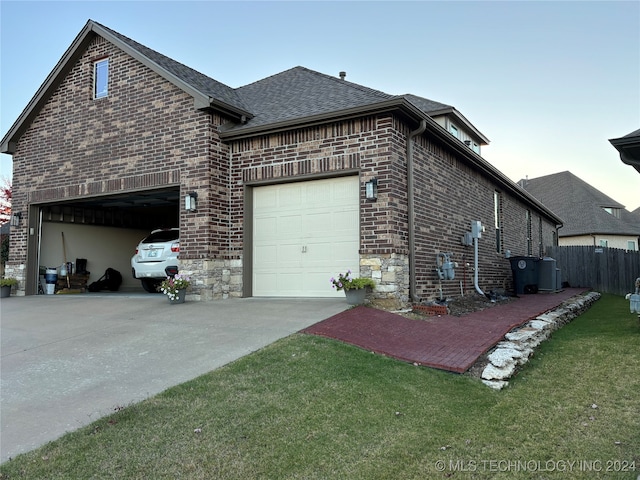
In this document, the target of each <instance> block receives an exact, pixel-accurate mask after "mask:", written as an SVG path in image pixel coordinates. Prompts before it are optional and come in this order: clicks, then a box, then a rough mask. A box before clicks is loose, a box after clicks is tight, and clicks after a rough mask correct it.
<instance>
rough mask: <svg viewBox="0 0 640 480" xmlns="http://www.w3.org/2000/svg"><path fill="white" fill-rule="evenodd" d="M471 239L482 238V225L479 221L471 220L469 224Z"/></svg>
mask: <svg viewBox="0 0 640 480" xmlns="http://www.w3.org/2000/svg"><path fill="white" fill-rule="evenodd" d="M471 237H472V238H482V223H481V222H480V220H473V221H472V222H471Z"/></svg>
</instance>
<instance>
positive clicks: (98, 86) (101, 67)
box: [93, 58, 109, 98]
mask: <svg viewBox="0 0 640 480" xmlns="http://www.w3.org/2000/svg"><path fill="white" fill-rule="evenodd" d="M108 90H109V59H108V58H105V59H103V60H99V61H97V62H95V63H94V64H93V96H94V98H103V97H106V96H107V94H108Z"/></svg>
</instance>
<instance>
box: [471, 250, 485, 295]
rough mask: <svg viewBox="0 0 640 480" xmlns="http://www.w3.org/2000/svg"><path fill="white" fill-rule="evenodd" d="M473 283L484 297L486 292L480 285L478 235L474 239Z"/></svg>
mask: <svg viewBox="0 0 640 480" xmlns="http://www.w3.org/2000/svg"><path fill="white" fill-rule="evenodd" d="M473 257H474V265H473V285H474V286H475V287H476V292H478V293H479V294H480V295H482V296H483V297H484V292H483V291H482V290H481V289H480V287H479V286H478V237H475V238H474V239H473Z"/></svg>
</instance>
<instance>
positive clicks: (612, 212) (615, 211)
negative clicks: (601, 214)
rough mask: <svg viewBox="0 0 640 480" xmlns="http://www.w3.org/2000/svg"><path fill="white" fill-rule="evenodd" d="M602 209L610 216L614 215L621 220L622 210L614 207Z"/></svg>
mask: <svg viewBox="0 0 640 480" xmlns="http://www.w3.org/2000/svg"><path fill="white" fill-rule="evenodd" d="M602 209H603V210H604V211H605V212H607V213H608V214H609V215H613V216H614V217H616V218H620V209H619V208H612V207H602Z"/></svg>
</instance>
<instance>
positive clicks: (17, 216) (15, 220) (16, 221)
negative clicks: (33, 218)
mask: <svg viewBox="0 0 640 480" xmlns="http://www.w3.org/2000/svg"><path fill="white" fill-rule="evenodd" d="M20 220H22V212H16V213H14V214H13V215H11V223H10V225H11V226H12V227H19V226H20Z"/></svg>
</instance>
